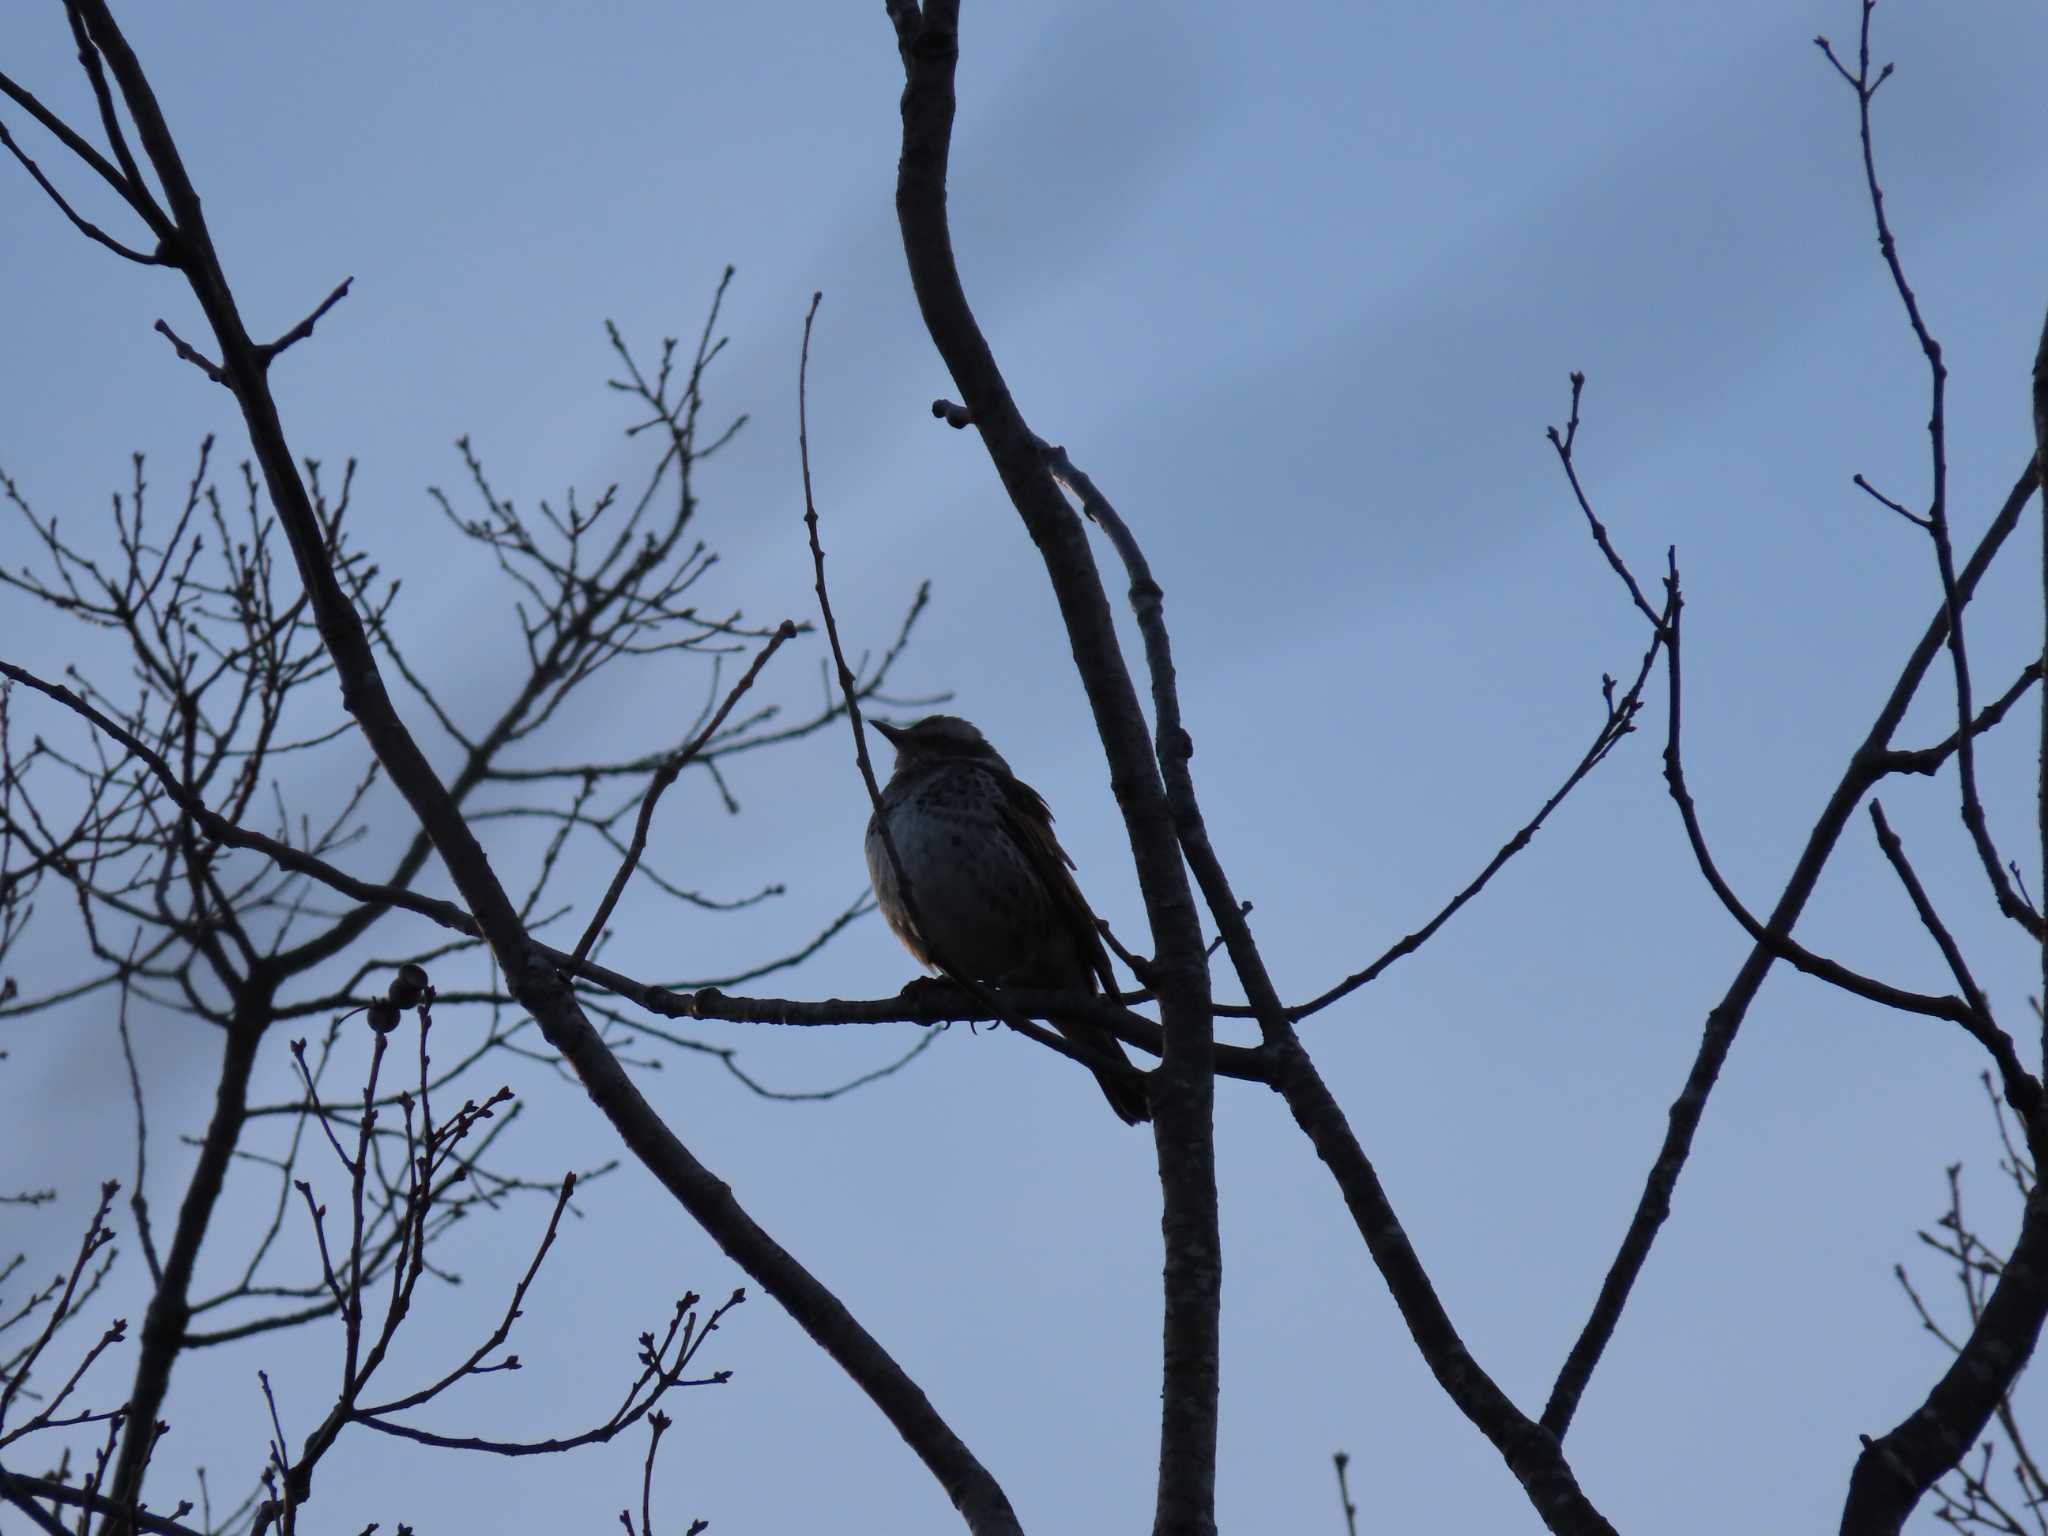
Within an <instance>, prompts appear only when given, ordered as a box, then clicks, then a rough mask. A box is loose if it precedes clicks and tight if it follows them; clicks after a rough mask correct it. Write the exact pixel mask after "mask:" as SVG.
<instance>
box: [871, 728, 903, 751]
mask: <svg viewBox="0 0 2048 1536" xmlns="http://www.w3.org/2000/svg"><path fill="white" fill-rule="evenodd" d="M868 724H870V725H872V726H873V727H874V728H875V729H876V730H878V731H880V732H881V733H882V735H883V737H884V738H885V739H886V740H887V741H888V743H889V745H890V746H892V747H894V748H895V749H896V750H897V751H899V752H901V751H902V750H903V736H904V730H903V727H902V726H900V725H891V724H890V723H889V722H888V721H886V720H870V721H869V722H868Z"/></svg>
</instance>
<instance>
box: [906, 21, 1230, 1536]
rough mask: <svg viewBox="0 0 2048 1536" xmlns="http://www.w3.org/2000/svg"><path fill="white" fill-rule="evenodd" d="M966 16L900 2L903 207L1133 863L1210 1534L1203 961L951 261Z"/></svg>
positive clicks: (1156, 1099) (1128, 682) (1099, 608)
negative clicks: (1158, 1043)
mask: <svg viewBox="0 0 2048 1536" xmlns="http://www.w3.org/2000/svg"><path fill="white" fill-rule="evenodd" d="M959 9H960V8H959V4H958V0H925V4H924V5H923V6H922V7H919V6H917V5H916V4H914V3H912V0H889V6H888V10H889V17H890V20H891V21H892V22H893V23H894V24H895V27H896V35H897V43H898V48H899V50H900V52H901V54H902V58H903V68H904V86H903V104H902V105H903V152H902V157H901V159H900V160H899V161H898V162H897V174H896V215H897V220H898V222H899V223H900V225H901V226H902V231H903V251H904V257H905V260H906V263H907V264H908V266H909V269H910V279H911V286H912V288H913V289H914V290H915V291H916V294H917V302H918V308H919V311H920V313H921V314H922V315H923V317H924V322H925V328H926V329H927V330H928V331H929V332H930V333H931V337H932V342H933V344H934V345H935V346H936V347H937V348H938V350H939V355H940V356H941V357H942V358H943V359H944V360H945V364H946V368H947V370H948V372H950V373H951V375H952V377H953V382H954V384H955V385H956V386H957V387H958V389H959V390H960V396H961V399H962V401H963V402H964V403H965V404H966V407H967V410H968V412H969V413H970V415H971V416H972V418H973V421H974V425H975V428H976V430H977V431H979V432H980V434H981V439H982V444H983V446H984V448H985V449H986V450H987V452H988V455H989V459H990V461H991V462H992V463H993V464H994V466H995V470H996V473H997V475H998V476H999V477H1000V479H1001V480H1002V483H1003V489H1004V491H1005V492H1006V493H1007V494H1008V496H1009V498H1010V501H1011V504H1012V505H1013V506H1015V508H1016V509H1017V514H1018V516H1019V518H1020V519H1021V520H1022V521H1023V523H1024V526H1025V529H1026V530H1027V531H1028V532H1029V533H1030V535H1031V539H1032V542H1033V543H1034V544H1036V545H1037V547H1038V551H1039V554H1040V557H1041V558H1042V559H1043V561H1044V562H1045V569H1046V575H1047V577H1048V578H1049V580H1050V582H1051V585H1052V589H1053V594H1054V597H1055V598H1056V599H1057V601H1058V603H1059V609H1060V617H1061V619H1062V621H1063V623H1064V625H1065V628H1066V632H1067V641H1068V645H1069V647H1070V649H1071V651H1072V654H1073V658H1074V667H1075V670H1076V671H1077V672H1078V673H1079V675H1080V679H1081V685H1082V687H1083V689H1084V690H1085V692H1086V693H1087V696H1088V704H1089V708H1090V710H1091V712H1092V713H1093V715H1094V718H1095V729H1096V732H1097V734H1098V736H1099V737H1100V738H1101V741H1102V747H1103V754H1104V756H1105V758H1106V759H1107V761H1108V764H1109V771H1110V787H1111V789H1112V790H1113V791H1114V792H1115V795H1116V801H1117V805H1118V808H1119V809H1120V810H1121V811H1122V812H1123V817H1124V828H1125V831H1126V834H1127V835H1128V837H1129V839H1130V844H1131V853H1132V858H1133V861H1134V863H1135V864H1136V866H1137V873H1138V884H1139V888H1140V890H1141V892H1142V893H1143V896H1144V900H1145V912H1146V916H1147V918H1148V920H1149V922H1150V926H1151V932H1152V943H1153V960H1152V966H1151V980H1152V984H1153V986H1154V988H1155V991H1156V994H1157V996H1158V998H1159V1005H1160V1020H1161V1025H1162V1029H1163V1034H1164V1051H1163V1054H1162V1056H1161V1060H1160V1066H1159V1073H1158V1077H1157V1079H1156V1080H1155V1081H1156V1087H1155V1091H1154V1094H1153V1103H1152V1108H1153V1138H1154V1145H1155V1147H1156V1149H1157V1155H1158V1164H1159V1183H1160V1193H1161V1206H1162V1210H1161V1217H1160V1226H1161V1231H1162V1234H1163V1236H1164V1239H1165V1246H1166V1265H1165V1276H1164V1285H1163V1289H1164V1293H1165V1294H1164V1312H1165V1318H1164V1328H1163V1333H1164V1338H1163V1347H1162V1355H1163V1361H1164V1377H1165V1379H1164V1385H1163V1391H1162V1395H1161V1412H1160V1437H1159V1495H1158V1503H1157V1510H1156V1514H1155V1524H1154V1529H1155V1530H1156V1531H1158V1532H1161V1533H1166V1532H1173V1533H1187V1536H1208V1533H1211V1532H1213V1531H1214V1530H1215V1528H1216V1514H1215V1500H1216V1415H1217V1402H1218V1391H1219V1380H1220V1375H1219V1370H1220V1363H1219V1362H1220V1350H1219V1324H1218V1317H1219V1313H1220V1305H1221V1296H1222V1265H1223V1250H1222V1239H1221V1235H1220V1231H1219V1225H1218V1219H1217V1209H1216V1148H1215V1136H1214V1129H1215V1128H1214V1107H1215V1106H1214V1094H1215V1063H1214V1050H1215V1040H1214V1032H1213V1026H1214V1015H1213V1012H1212V1007H1213V1004H1212V999H1211V995H1210V988H1209V972H1208V963H1207V958H1206V956H1205V955H1204V953H1203V946H1202V934H1201V924H1200V920H1199V917H1198V914H1197V911H1196V907H1195V900H1194V893H1193V891H1192V890H1191V889H1190V887H1189V884H1188V876H1187V868H1186V866H1185V865H1184V864H1183V863H1182V861H1181V849H1180V844H1179V840H1178V837H1177V835H1176V831H1175V826H1174V819H1173V814H1172V811H1171V809H1170V807H1169V804H1168V801H1167V794H1166V788H1165V785H1164V784H1163V783H1162V781H1161V777H1160V767H1159V763H1158V761H1157V759H1156V757H1155V756H1154V753H1153V750H1152V743H1151V739H1150V733H1149V732H1148V731H1147V729H1146V725H1145V716H1144V711H1143V710H1142V708H1141V707H1140V705H1139V702H1138V695H1137V689H1136V688H1135V686H1134V685H1133V683H1132V679H1131V674H1130V669H1129V667H1128V665H1127V664H1126V663H1125V660H1124V656H1123V652H1122V648H1121V646H1120V644H1119V642H1118V640H1117V635H1116V626H1115V621H1114V619H1113V617H1112V615H1111V613H1110V608H1109V600H1108V597H1107V595H1106V594H1105V592H1104V590H1103V586H1102V576H1101V573H1100V571H1099V570H1098V569H1097V568H1096V565H1095V557H1094V553H1093V551H1092V550H1091V549H1090V548H1089V544H1088V536H1087V533H1086V531H1085V530H1084V529H1083V528H1082V526H1081V521H1080V519H1079V518H1078V517H1077V516H1076V515H1075V513H1074V510H1073V508H1072V507H1071V506H1070V505H1069V504H1068V502H1067V500H1066V497H1065V496H1064V494H1062V492H1061V491H1060V489H1059V487H1058V485H1057V484H1055V483H1054V480H1053V476H1052V474H1051V472H1050V470H1049V469H1048V467H1047V465H1046V462H1045V457H1044V454H1043V453H1042V452H1041V448H1040V442H1039V439H1038V437H1037V436H1036V435H1035V434H1034V433H1033V432H1032V431H1031V429H1030V427H1029V426H1027V425H1026V424H1025V421H1024V417H1023V415H1022V413H1021V412H1020V411H1019V410H1018V408H1017V404H1016V401H1015V400H1014V399H1013V398H1012V397H1011V395H1010V389H1009V385H1008V383H1007V382H1006V381H1005V380H1004V378H1003V375H1002V370H1001V369H1000V368H999V367H998V366H997V364H996V360H995V356H994V354H993V353H992V352H991V351H990V349H989V345H988V341H987V339H986V338H985V337H984V336H983V335H982V332H981V328H980V326H979V324H978V323H977V322H976V320H975V318H974V312H973V310H972V308H971V307H970V306H969V304H968V302H967V295H966V292H965V290H964V288H963V287H962V285H961V280H960V272H959V268H958V267H957V265H956V264H955V262H954V259H953V242H952V234H951V231H950V229H949V227H948V224H947V217H946V168H947V161H948V158H949V155H950V152H951V144H952V132H953V117H954V108H955V98H954V71H955V67H956V65H957V64H958V62H959V54H960V44H959Z"/></svg>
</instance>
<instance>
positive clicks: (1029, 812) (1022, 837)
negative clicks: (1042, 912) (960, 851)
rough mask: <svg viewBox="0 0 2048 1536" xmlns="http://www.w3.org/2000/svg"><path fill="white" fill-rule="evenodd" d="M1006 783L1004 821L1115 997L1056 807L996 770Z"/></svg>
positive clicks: (1085, 959)
mask: <svg viewBox="0 0 2048 1536" xmlns="http://www.w3.org/2000/svg"><path fill="white" fill-rule="evenodd" d="M996 777H997V779H998V780H999V781H1000V782H1001V784H1002V788H1003V804H1002V818H1003V826H1004V828H1005V830H1007V831H1008V832H1009V834H1010V837H1011V839H1012V840H1013V841H1014V842H1015V843H1016V844H1017V846H1018V847H1019V848H1021V849H1022V850H1023V851H1024V857H1025V858H1026V859H1027V860H1029V861H1030V864H1031V868H1032V871H1033V872H1034V873H1035V874H1036V875H1037V876H1038V878H1039V879H1040V880H1041V881H1042V882H1044V885H1045V888H1046V889H1047V890H1048V891H1050V892H1051V893H1052V900H1053V909H1054V911H1055V912H1056V913H1057V914H1058V918H1059V921H1060V922H1061V923H1062V924H1064V925H1065V926H1066V928H1067V929H1068V931H1069V932H1071V933H1072V934H1073V936H1074V940H1075V942H1076V943H1077V944H1078V945H1079V946H1080V954H1081V957H1082V960H1083V962H1084V963H1085V964H1086V965H1087V967H1088V969H1089V970H1090V971H1092V972H1094V973H1095V976H1096V977H1097V978H1098V979H1099V980H1100V982H1101V984H1102V989H1103V990H1104V991H1105V992H1108V993H1109V994H1111V995H1112V996H1114V995H1115V993H1116V991H1117V984H1116V973H1115V972H1114V971H1112V970H1111V969H1110V968H1109V953H1108V951H1107V950H1105V949H1104V948H1103V947H1102V930H1101V929H1099V928H1097V927H1096V926H1095V914H1094V912H1092V911H1091V910H1089V907H1088V898H1087V897H1085V896H1083V895H1082V894H1081V887H1080V886H1079V885H1077V884H1076V883H1075V881H1074V876H1073V874H1072V870H1073V868H1074V861H1073V860H1072V859H1070V858H1069V857H1067V850H1066V849H1064V848H1062V847H1061V846H1060V840H1059V839H1058V838H1057V837H1054V836H1053V832H1052V812H1051V811H1050V810H1049V809H1047V807H1046V804H1045V801H1044V799H1043V798H1041V797H1040V795H1039V793H1038V791H1037V790H1035V789H1033V788H1032V787H1031V786H1030V785H1029V784H1026V783H1025V782H1024V781H1023V780H1022V779H1020V778H1018V777H1016V775H1014V774H998V775H997V776H996Z"/></svg>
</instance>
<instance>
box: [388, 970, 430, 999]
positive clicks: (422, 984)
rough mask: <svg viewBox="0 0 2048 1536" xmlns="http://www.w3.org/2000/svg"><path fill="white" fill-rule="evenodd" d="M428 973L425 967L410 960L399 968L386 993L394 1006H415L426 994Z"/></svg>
mask: <svg viewBox="0 0 2048 1536" xmlns="http://www.w3.org/2000/svg"><path fill="white" fill-rule="evenodd" d="M426 990H427V973H426V971H425V969H424V968H422V967H420V966H417V965H414V964H413V963H412V962H411V961H410V960H408V961H407V962H406V963H405V964H404V965H401V966H400V967H399V968H398V974H397V975H396V976H393V977H392V978H391V985H390V986H389V987H387V988H386V989H385V992H384V995H385V996H386V997H388V998H389V999H390V1000H391V1006H392V1007H394V1008H415V1007H418V1006H419V1001H420V998H421V997H423V996H424V995H425V994H426Z"/></svg>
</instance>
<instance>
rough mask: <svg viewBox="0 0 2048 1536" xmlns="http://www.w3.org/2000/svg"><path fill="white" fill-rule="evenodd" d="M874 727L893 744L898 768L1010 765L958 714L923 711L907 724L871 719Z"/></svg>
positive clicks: (1005, 766) (1002, 767) (1006, 769)
mask: <svg viewBox="0 0 2048 1536" xmlns="http://www.w3.org/2000/svg"><path fill="white" fill-rule="evenodd" d="M874 725H875V729H876V730H878V731H880V732H881V733H882V735H883V736H884V737H886V738H887V739H888V740H889V742H890V743H891V744H892V745H893V746H894V747H895V748H896V767H897V770H898V771H899V772H900V771H901V770H903V769H905V768H909V767H914V766H917V765H921V764H925V763H942V762H969V763H986V764H988V765H989V766H990V767H991V768H999V769H1001V770H1002V771H1003V772H1004V773H1008V772H1009V771H1010V765H1009V764H1008V763H1006V762H1004V761H1003V757H1002V754H1001V753H1000V752H998V751H996V749H995V748H994V747H992V746H990V745H989V744H988V738H987V737H985V736H983V735H982V734H981V732H980V731H978V730H976V729H975V728H974V726H973V725H972V724H971V723H970V722H968V721H966V720H962V719H961V718H960V717H959V716H958V715H926V716H925V717H924V718H923V719H922V720H917V721H913V722H912V723H911V724H909V725H890V724H889V723H888V722H886V721H883V720H877V721H875V722H874Z"/></svg>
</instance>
